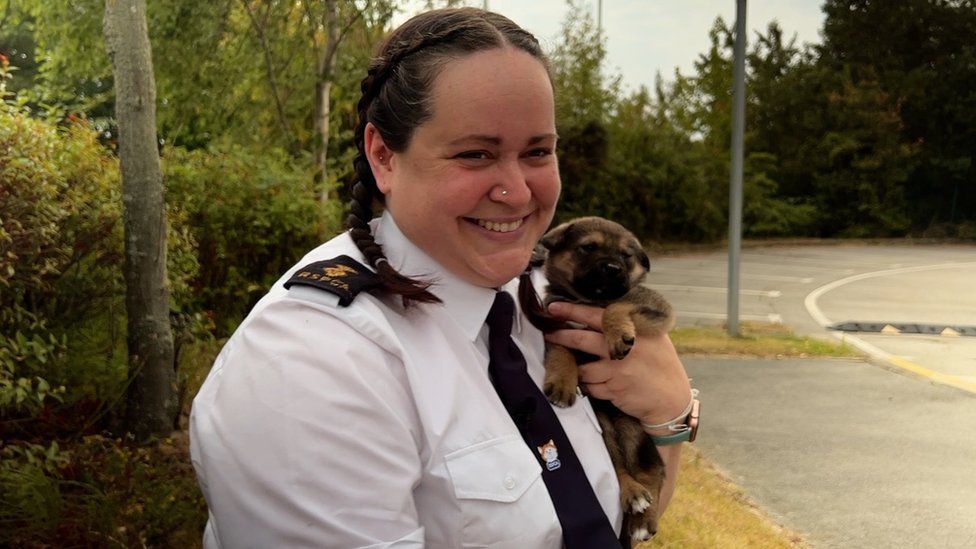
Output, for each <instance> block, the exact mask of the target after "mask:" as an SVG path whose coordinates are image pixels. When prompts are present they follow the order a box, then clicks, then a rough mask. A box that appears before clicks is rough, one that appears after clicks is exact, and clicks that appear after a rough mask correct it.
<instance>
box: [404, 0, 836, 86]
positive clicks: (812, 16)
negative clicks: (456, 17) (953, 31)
mask: <svg viewBox="0 0 976 549" xmlns="http://www.w3.org/2000/svg"><path fill="white" fill-rule="evenodd" d="M482 2H483V0H482V1H478V0H468V2H467V3H468V5H475V6H479V7H481V6H482ZM487 2H488V9H490V10H492V11H496V12H499V13H501V14H503V15H505V16H507V17H508V18H510V19H512V20H513V21H515V22H516V23H518V24H519V25H521V26H522V27H524V28H526V29H528V30H529V31H531V32H532V33H533V34H535V35H536V37H537V38H538V39H539V40H540V41H541V42H542V44H543V46H544V47H546V50H547V51H549V50H551V47H552V45H553V44H554V43H555V39H556V38H557V37H558V35H559V28H560V26H561V25H562V22H563V19H564V18H565V17H566V14H567V12H568V11H569V10H568V8H567V6H566V1H565V0H487ZM583 2H584V5H591V6H592V10H593V15H594V20H596V12H597V6H598V0H583ZM403 4H404V12H403V13H401V14H400V15H399V16H398V17H397V18H396V19H395V20H394V23H399V22H402V21H404V20H406V19H407V17H409V16H410V15H412V14H414V13H417V11H418V10H419V9H420V6H422V5H423V2H420V1H406V2H403ZM735 5H736V1H735V0H603V28H604V31H605V33H606V36H607V69H608V70H609V71H610V72H611V74H620V75H621V76H622V77H623V83H624V85H625V87H626V88H628V89H631V90H635V89H636V88H637V87H638V86H640V85H646V86H647V87H648V88H650V89H653V87H654V75H655V74H656V73H657V72H658V71H660V72H661V75H662V76H663V77H664V79H665V80H672V79H673V75H674V69H675V67H678V68H680V70H681V72H682V74H691V73H692V71H693V64H694V62H695V60H696V59H697V58H698V54H700V53H704V52H706V51H707V50H708V47H709V40H708V31H709V29H711V27H712V24H713V23H714V22H715V18H716V17H718V16H721V17H722V18H723V19H724V20H725V21H726V22H727V23H729V24H732V22H733V21H734V20H735ZM820 6H821V2H820V1H819V0H765V1H760V0H753V1H752V2H747V12H746V23H747V24H748V27H749V29H750V33H749V39H750V41H751V40H752V39H753V37H754V36H755V34H754V32H756V31H758V32H762V31H764V30H765V29H766V26H767V25H768V24H769V22H770V21H772V20H774V19H775V20H777V21H778V22H779V24H780V27H782V29H783V31H784V36H785V37H787V38H789V37H790V36H792V35H793V34H796V38H797V43H798V44H802V43H819V42H820V29H821V27H822V26H823V18H824V17H823V12H822V11H820Z"/></svg>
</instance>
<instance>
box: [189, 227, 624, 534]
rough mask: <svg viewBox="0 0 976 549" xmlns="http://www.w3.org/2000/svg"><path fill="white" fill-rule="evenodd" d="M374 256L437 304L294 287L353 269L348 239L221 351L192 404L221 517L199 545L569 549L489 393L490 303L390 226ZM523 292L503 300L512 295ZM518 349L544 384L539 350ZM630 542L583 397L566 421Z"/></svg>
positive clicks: (203, 471)
mask: <svg viewBox="0 0 976 549" xmlns="http://www.w3.org/2000/svg"><path fill="white" fill-rule="evenodd" d="M373 226H374V234H375V235H376V240H377V241H378V242H380V243H381V244H382V245H383V247H384V252H385V253H386V254H387V257H389V259H390V262H391V265H393V266H394V267H395V268H397V269H398V270H400V272H402V273H404V274H408V275H411V276H422V277H425V278H427V279H432V278H433V279H435V280H436V281H437V282H436V285H435V286H433V287H432V288H431V290H432V292H433V293H434V294H435V295H437V296H438V297H440V298H441V299H442V300H443V303H442V304H421V305H416V306H412V307H410V308H409V309H406V310H404V309H403V308H402V307H401V306H400V305H399V304H398V301H399V300H398V299H395V298H384V299H377V298H375V297H373V296H371V295H368V294H365V293H363V294H360V295H359V296H358V297H356V299H355V300H354V301H353V303H352V304H351V305H350V306H349V307H339V306H338V298H337V296H335V295H333V294H331V293H328V292H325V291H322V290H319V289H315V288H309V287H303V286H295V287H292V288H291V289H290V290H285V289H284V288H283V286H282V284H283V282H284V281H285V280H287V279H288V278H289V277H290V276H291V272H292V271H294V270H296V269H297V268H298V267H301V266H304V265H307V264H308V263H311V262H314V261H321V260H325V259H331V258H333V257H336V256H339V255H343V254H345V255H348V256H350V257H352V258H354V259H356V260H358V261H363V257H362V254H361V253H360V252H359V251H358V249H357V248H356V246H355V244H354V243H353V242H352V240H351V238H350V237H349V235H348V233H346V234H343V235H341V236H338V237H336V238H335V239H333V240H331V241H329V242H327V243H325V244H323V245H322V246H319V247H318V248H316V249H315V250H313V251H312V252H311V253H309V254H308V255H307V256H306V257H305V258H304V259H303V260H302V261H301V262H300V263H299V264H298V265H296V266H295V268H293V269H291V270H290V271H289V273H288V274H286V275H285V276H284V277H283V278H282V279H281V280H279V281H278V282H277V283H276V284H275V285H274V287H273V288H272V290H271V291H270V292H269V293H268V295H266V296H265V297H264V298H263V299H262V300H261V301H260V302H259V303H258V304H257V305H256V306H255V307H254V310H253V311H252V312H251V313H250V314H249V315H248V317H247V318H246V319H245V320H244V322H243V323H242V324H241V326H240V327H239V328H238V329H237V331H236V332H235V333H234V335H233V336H232V337H231V338H230V340H229V341H228V342H227V344H226V346H225V347H224V348H223V350H222V351H221V353H220V355H219V356H218V357H217V360H216V362H215V364H214V367H213V369H212V371H211V372H210V375H209V376H208V378H207V380H206V382H205V383H204V385H203V387H202V388H201V389H200V392H199V394H198V395H197V397H196V398H195V399H194V401H193V410H192V414H191V419H190V439H191V454H192V459H193V466H194V468H195V469H196V473H197V477H198V480H199V482H200V486H201V488H202V490H203V493H204V495H205V497H206V500H207V503H208V505H209V508H210V520H209V522H208V524H207V529H206V532H205V533H204V546H205V547H208V548H212V547H225V548H237V547H259V548H280V547H334V548H340V549H348V548H353V547H377V548H379V547H398V548H400V547H411V548H413V547H424V546H426V547H431V548H455V547H497V548H503V547H504V548H513V549H514V548H518V549H526V548H537V547H538V548H543V547H551V548H558V547H561V546H562V531H561V528H560V526H559V522H558V519H557V517H556V514H555V511H554V509H553V506H552V501H551V500H550V498H549V493H548V491H547V490H546V486H545V483H544V482H543V480H542V478H541V471H542V468H541V467H540V465H539V462H538V460H537V458H536V456H534V455H533V452H535V449H530V448H529V447H528V446H526V444H525V442H524V441H523V440H522V438H521V436H520V435H519V432H518V430H517V428H516V427H515V425H514V423H513V422H512V420H511V418H510V417H509V415H508V414H507V413H506V411H505V408H504V407H503V406H502V404H501V401H500V400H499V398H498V396H497V394H496V393H495V390H494V388H493V387H492V385H491V382H490V381H489V378H488V350H487V328H485V326H484V323H485V319H486V318H487V316H488V310H489V309H490V307H491V304H492V302H493V300H494V297H495V290H494V289H491V288H482V287H478V286H473V285H471V284H469V283H467V282H464V281H462V280H460V279H458V278H457V277H455V276H453V275H452V274H451V273H449V272H446V271H444V270H443V269H442V268H441V267H440V266H439V265H438V264H437V263H436V262H435V261H434V260H433V259H431V258H430V257H429V256H427V255H426V254H425V253H424V252H422V251H421V250H420V249H418V248H417V247H416V246H414V245H413V244H412V243H411V242H410V241H408V240H407V239H406V238H405V237H404V236H403V234H402V233H401V232H400V230H399V229H398V228H397V227H396V224H395V223H394V222H393V219H392V217H390V216H389V215H388V214H386V215H384V216H383V217H382V218H380V219H379V220H374V222H373ZM516 287H517V282H516V281H513V282H511V283H509V284H507V285H506V286H505V289H506V290H507V291H509V292H510V293H512V294H513V296H514V295H516V292H515V289H516ZM516 320H517V322H516V325H515V327H514V328H513V337H514V338H515V340H516V342H517V343H518V345H519V347H520V348H521V349H522V351H523V353H524V355H525V358H526V361H527V363H528V367H529V373H530V375H531V376H532V377H533V379H535V381H536V383H537V384H540V385H541V381H542V377H543V365H542V358H543V352H544V345H543V338H542V334H541V333H540V332H539V331H538V330H536V329H535V328H534V327H533V326H531V325H530V324H529V323H528V322H527V321H526V320H525V319H524V317H522V316H521V315H520V316H519V318H517V319H516ZM555 411H556V414H557V416H558V417H559V420H560V422H561V423H562V425H563V428H564V429H565V431H566V434H567V435H568V436H569V438H570V440H571V441H572V443H573V448H574V449H575V451H576V453H577V455H578V456H579V460H580V462H581V463H582V465H583V468H584V470H585V471H586V474H587V477H588V478H589V480H590V483H591V484H592V485H593V488H594V490H595V492H596V495H597V498H598V499H599V501H600V503H601V504H602V506H603V508H604V510H605V511H606V513H607V516H608V518H609V519H610V521H611V524H614V525H615V528H616V529H617V531H618V532H619V530H620V523H621V520H622V516H621V511H620V504H619V487H618V484H617V479H616V476H615V474H614V471H613V466H612V465H611V462H610V458H609V456H608V454H607V451H606V448H605V446H604V444H603V440H602V438H601V435H600V430H599V426H598V424H597V421H596V418H595V416H594V414H593V410H592V408H591V407H590V404H589V402H588V401H587V399H586V398H580V399H578V400H577V402H576V404H574V405H573V406H572V407H570V408H565V409H561V408H555Z"/></svg>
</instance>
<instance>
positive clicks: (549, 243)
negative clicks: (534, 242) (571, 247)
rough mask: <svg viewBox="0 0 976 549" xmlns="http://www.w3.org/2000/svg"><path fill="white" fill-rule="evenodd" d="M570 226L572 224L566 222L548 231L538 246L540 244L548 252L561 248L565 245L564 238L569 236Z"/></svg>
mask: <svg viewBox="0 0 976 549" xmlns="http://www.w3.org/2000/svg"><path fill="white" fill-rule="evenodd" d="M571 226H572V222H567V223H563V224H562V225H559V226H558V227H556V228H555V229H552V230H550V231H549V232H547V233H546V234H544V235H542V240H540V241H539V244H542V246H543V247H545V249H547V250H550V251H552V250H554V249H556V248H559V247H561V246H563V245H564V244H565V243H566V237H567V236H569V229H570V227H571Z"/></svg>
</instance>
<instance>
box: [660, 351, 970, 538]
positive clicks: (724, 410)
mask: <svg viewBox="0 0 976 549" xmlns="http://www.w3.org/2000/svg"><path fill="white" fill-rule="evenodd" d="M685 363H686V366H687V368H688V371H689V374H690V375H691V376H692V377H693V378H694V385H695V386H696V387H698V388H700V389H701V400H702V424H701V430H700V431H699V435H698V439H697V440H696V441H695V443H694V444H695V445H696V446H697V447H699V448H700V449H701V451H702V453H703V454H704V455H705V456H706V457H708V458H709V459H710V460H712V461H714V462H715V463H716V464H717V465H718V466H719V467H720V468H721V469H722V470H724V471H725V473H726V474H727V475H728V476H729V477H730V478H731V479H732V481H733V482H735V483H736V484H738V485H739V486H741V487H742V488H743V489H744V490H745V491H746V493H747V494H748V495H749V497H750V498H751V499H753V500H754V501H755V502H756V503H757V504H758V505H759V506H760V507H761V508H762V509H764V510H765V511H766V512H768V513H769V514H771V515H772V516H773V518H774V519H776V520H777V522H779V523H781V524H783V525H784V526H787V527H789V528H791V529H793V530H796V531H798V532H800V533H802V534H803V535H804V538H805V539H806V540H807V541H808V542H810V544H811V545H812V546H814V547H843V548H861V547H863V548H872V549H873V548H895V547H905V548H929V547H931V548H971V547H976V471H974V470H973V469H974V460H976V395H973V394H971V393H968V392H965V391H961V390H958V389H954V388H951V387H946V386H943V385H937V384H932V383H925V382H920V381H919V380H918V379H916V378H910V377H907V376H904V375H898V374H895V373H892V372H890V371H887V370H885V369H882V368H879V367H877V366H875V365H872V364H869V363H866V362H861V361H850V360H831V361H826V360H733V359H705V358H693V357H692V358H686V359H685ZM679 482H680V481H679Z"/></svg>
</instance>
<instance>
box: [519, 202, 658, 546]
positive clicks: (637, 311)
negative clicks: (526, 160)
mask: <svg viewBox="0 0 976 549" xmlns="http://www.w3.org/2000/svg"><path fill="white" fill-rule="evenodd" d="M540 244H541V246H542V248H544V250H537V254H536V256H535V257H534V262H535V263H538V262H540V261H543V262H542V265H543V270H544V272H545V275H546V277H547V278H548V280H549V287H548V295H547V298H546V304H548V303H551V302H553V301H568V302H571V303H581V304H585V305H593V306H596V307H604V308H605V311H604V314H603V335H604V336H605V337H606V340H607V346H608V347H609V349H610V358H612V359H614V360H619V359H621V358H624V357H625V356H627V354H628V353H629V352H630V350H631V348H632V347H633V346H634V343H635V341H636V338H637V336H657V335H660V334H662V333H665V332H667V331H668V330H670V329H671V328H672V327H673V326H674V314H673V313H672V310H671V305H670V304H669V303H668V302H667V301H665V299H664V298H663V297H662V296H661V294H659V293H657V292H655V291H654V290H652V289H650V288H647V287H646V286H643V282H644V280H645V278H646V275H647V273H648V269H649V268H650V262H649V260H648V257H647V254H646V253H644V249H643V247H642V246H641V244H640V242H639V241H638V240H637V238H636V237H635V236H634V235H633V234H632V233H631V232H630V231H628V230H627V229H625V228H624V227H622V226H621V225H619V224H617V223H614V222H613V221H610V220H607V219H603V218H599V217H582V218H579V219H575V220H573V221H569V222H567V223H563V224H562V225H559V226H558V227H556V228H554V229H552V230H551V231H549V232H548V233H546V234H545V235H544V236H543V237H542V240H541V241H540ZM543 258H544V259H543ZM531 319H532V316H531V315H530V320H531ZM540 324H545V323H544V322H539V323H538V324H537V325H540ZM547 327H548V329H545V328H544V331H551V329H552V328H553V325H552V324H551V323H549V324H548V325H547ZM563 327H566V326H563ZM584 354H585V353H579V352H574V351H571V350H570V349H567V348H566V347H562V346H560V345H555V344H551V343H547V346H546V358H545V362H546V377H545V383H544V385H543V390H544V391H545V393H546V396H547V397H548V398H549V400H550V401H551V402H552V403H553V404H555V405H556V406H570V405H572V404H573V402H574V401H575V400H576V390H577V386H578V385H579V371H578V363H579V362H586V361H588V360H593V359H594V358H595V357H592V356H579V355H584ZM591 402H592V405H593V408H594V410H595V411H596V413H597V417H598V419H599V421H600V426H601V427H602V428H603V439H604V442H605V443H606V445H607V449H608V450H609V453H610V458H611V460H612V461H613V465H614V468H615V470H616V473H617V479H618V480H619V482H620V498H621V503H622V505H623V509H624V513H625V519H624V533H625V534H629V535H630V537H631V539H632V540H634V541H643V540H646V539H649V538H650V537H651V536H653V535H654V534H655V533H656V532H657V515H658V498H659V496H660V492H661V486H662V485H663V482H664V462H663V461H662V460H661V456H660V455H659V454H658V452H657V448H656V447H655V446H654V443H653V442H652V441H651V439H650V437H649V436H648V435H647V434H646V433H645V432H644V429H643V428H642V427H641V424H640V422H639V421H638V420H637V419H635V418H633V417H630V416H628V415H626V414H624V413H623V412H621V411H620V410H618V409H617V408H616V407H615V406H614V405H613V404H611V403H610V402H608V401H602V400H596V399H594V400H592V401H591Z"/></svg>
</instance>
